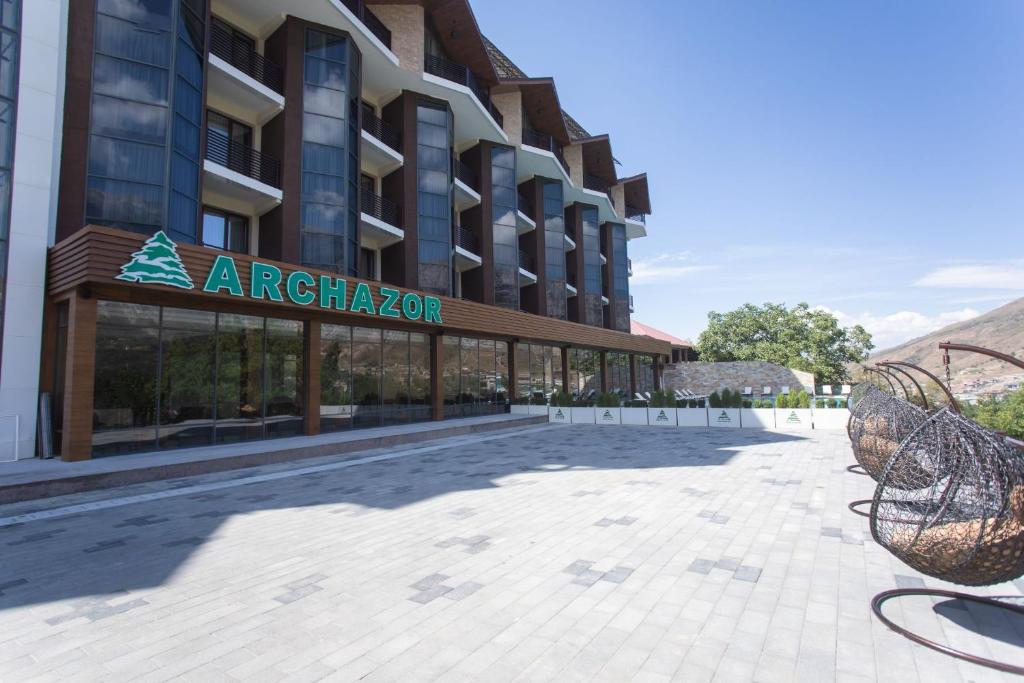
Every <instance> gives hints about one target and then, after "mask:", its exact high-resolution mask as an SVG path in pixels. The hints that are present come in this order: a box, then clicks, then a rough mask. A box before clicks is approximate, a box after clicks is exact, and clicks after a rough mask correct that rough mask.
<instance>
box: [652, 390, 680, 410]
mask: <svg viewBox="0 0 1024 683" xmlns="http://www.w3.org/2000/svg"><path fill="white" fill-rule="evenodd" d="M649 405H650V407H651V408H675V407H676V397H675V395H674V394H673V393H672V392H669V391H654V392H651V402H650V403H649Z"/></svg>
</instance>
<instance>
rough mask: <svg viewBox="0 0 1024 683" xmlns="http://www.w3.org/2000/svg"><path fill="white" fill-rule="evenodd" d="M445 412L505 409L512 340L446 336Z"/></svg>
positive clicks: (482, 412)
mask: <svg viewBox="0 0 1024 683" xmlns="http://www.w3.org/2000/svg"><path fill="white" fill-rule="evenodd" d="M443 339H444V343H443V349H444V364H443V367H444V416H445V417H469V416H472V415H491V414H494V413H503V412H505V409H506V406H507V404H508V390H507V387H508V344H507V343H506V342H495V341H493V340H490V339H474V338H472V337H454V336H447V335H446V336H445V337H444V338H443Z"/></svg>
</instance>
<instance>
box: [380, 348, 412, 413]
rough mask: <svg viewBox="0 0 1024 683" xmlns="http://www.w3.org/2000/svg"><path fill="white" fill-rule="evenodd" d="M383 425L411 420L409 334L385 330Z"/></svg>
mask: <svg viewBox="0 0 1024 683" xmlns="http://www.w3.org/2000/svg"><path fill="white" fill-rule="evenodd" d="M383 370H384V375H383V404H384V410H383V423H384V424H386V425H387V424H401V423H403V422H408V420H409V333H408V332H401V331H399V330H384V365H383Z"/></svg>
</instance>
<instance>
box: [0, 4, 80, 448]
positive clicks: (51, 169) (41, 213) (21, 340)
mask: <svg viewBox="0 0 1024 683" xmlns="http://www.w3.org/2000/svg"><path fill="white" fill-rule="evenodd" d="M68 1H69V0H23V2H22V7H21V12H22V19H21V58H20V60H19V64H18V66H19V68H20V74H19V84H18V118H17V124H16V125H17V134H16V138H15V150H14V183H13V198H12V204H11V231H10V242H9V252H8V255H7V292H6V296H5V301H6V306H5V310H4V323H3V358H2V359H0V430H3V437H2V438H3V439H4V440H6V439H7V438H8V437H7V433H8V432H7V430H8V427H7V425H8V424H10V423H12V422H13V420H12V419H11V416H14V415H17V416H18V418H19V422H20V427H19V431H20V435H19V437H20V440H19V443H18V449H17V457H18V458H30V457H32V456H33V455H35V441H36V412H37V405H38V401H39V398H38V396H39V362H40V357H39V356H40V348H41V346H42V329H43V303H44V298H45V294H46V281H45V280H46V249H47V247H48V246H50V245H51V244H53V239H54V229H55V225H56V214H57V185H58V178H59V168H60V140H61V136H62V130H63V116H64V106H63V105H64V67H65V55H66V53H67V30H66V28H67V12H68ZM0 448H2V451H0V460H5V459H10V458H11V455H12V453H11V452H10V445H9V443H7V442H5V443H4V444H3V446H2V447H0Z"/></svg>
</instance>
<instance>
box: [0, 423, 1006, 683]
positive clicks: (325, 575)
mask: <svg viewBox="0 0 1024 683" xmlns="http://www.w3.org/2000/svg"><path fill="white" fill-rule="evenodd" d="M852 462H853V457H852V454H851V452H850V448H849V442H848V440H847V438H846V435H845V433H842V432H823V431H816V432H810V431H808V432H799V433H789V434H787V433H772V432H757V431H752V430H751V431H748V430H744V431H739V430H724V429H723V430H713V431H706V430H688V429H671V428H653V427H627V426H622V427H613V426H583V425H575V426H562V425H543V426H537V427H530V428H526V429H519V430H516V431H512V432H508V431H506V432H498V433H491V434H484V435H469V436H462V437H455V438H450V439H444V440H439V441H433V442H425V443H423V444H421V445H418V446H405V447H398V448H394V449H390V450H380V451H368V452H365V453H360V454H357V455H355V456H347V458H346V459H342V458H319V459H315V460H305V461H302V462H299V463H289V464H283V465H274V466H265V467H261V468H252V469H246V470H239V471H234V472H227V473H220V474H216V475H206V476H197V477H192V478H188V479H178V480H173V481H164V482H155V483H150V484H144V485H137V486H132V487H125V488H121V489H116V490H107V491H94V492H91V493H83V494H76V495H73V496H66V497H64V498H60V499H52V500H48V501H36V502H31V503H19V504H12V505H8V506H4V507H0V680H2V681H4V682H5V683H6V682H8V681H23V680H41V681H42V680H53V681H69V680H74V681H99V680H102V681H162V680H171V679H180V680H195V681H220V680H227V681H231V680H239V681H277V680H289V681H314V680H342V681H350V680H366V681H426V680H450V681H488V682H491V681H511V680H521V681H576V680H580V681H583V680H597V681H632V680H636V681H670V680H678V681H687V682H691V681H692V682H696V681H712V680H714V681H750V680H755V681H765V682H769V681H793V680H801V681H815V682H817V681H870V680H883V681H902V682H906V681H917V680H921V681H928V682H929V683H932V682H940V681H961V680H963V681H992V680H1008V679H1010V678H1011V677H1009V676H1006V675H1003V674H1000V673H998V672H995V671H992V670H989V669H983V668H980V667H977V666H974V665H971V664H967V663H964V662H959V661H957V660H954V659H951V658H949V657H946V656H943V655H941V654H938V653H936V652H933V651H930V650H927V649H924V648H921V647H919V646H915V645H912V644H911V643H910V642H909V641H907V640H905V639H903V638H902V637H900V636H898V635H896V634H894V633H892V632H890V631H889V630H887V629H886V628H885V627H884V626H882V625H881V624H880V623H878V622H877V621H876V620H874V619H873V618H872V616H871V613H870V608H869V599H870V597H871V596H872V595H874V594H875V593H877V592H879V591H881V590H884V589H888V588H893V587H896V586H920V585H926V586H929V587H944V586H945V585H944V584H942V583H941V582H937V581H934V580H932V579H929V578H924V577H921V576H920V575H919V574H917V573H915V572H914V571H912V570H911V569H909V568H907V567H906V566H904V565H902V564H901V563H899V562H898V561H897V560H896V559H895V558H893V557H891V556H890V555H889V554H888V553H886V552H885V551H884V550H883V549H881V548H880V547H879V546H877V545H876V544H875V543H874V542H873V541H872V540H871V537H870V533H869V531H868V524H867V520H866V519H864V518H862V517H857V516H855V515H853V514H852V513H850V512H849V511H848V510H847V508H846V505H847V503H848V502H849V501H851V500H854V499H858V498H868V497H870V495H871V493H872V490H873V487H872V482H871V481H870V480H869V479H868V478H867V477H863V476H856V475H854V474H850V473H848V472H847V471H846V470H845V467H846V465H848V464H850V463H852ZM946 587H948V586H946ZM975 592H978V593H983V594H988V595H1003V596H1015V597H1016V598H1018V599H1019V598H1021V596H1022V595H1024V582H1017V583H1016V584H1004V585H1001V586H995V587H990V588H985V589H976V590H975ZM887 613H889V614H891V615H892V616H893V617H894V618H896V619H897V621H899V622H900V623H903V624H906V625H908V626H911V627H913V628H915V629H916V630H918V631H921V632H923V633H925V634H928V635H930V636H932V637H935V638H937V639H941V640H943V641H944V642H949V643H951V644H954V645H956V646H958V647H961V648H965V649H969V650H971V651H973V652H977V653H979V654H983V655H986V656H994V657H996V658H1000V659H1003V660H1008V661H1017V662H1021V661H1024V646H1022V644H1024V625H1022V624H1011V623H1010V622H1007V621H1003V617H1002V616H1000V615H997V614H993V613H992V612H990V611H988V610H987V609H986V608H975V607H974V606H969V607H967V608H965V607H964V606H963V605H961V604H960V603H949V602H943V601H932V600H930V599H927V598H909V599H906V600H904V601H903V602H900V603H895V604H890V605H889V606H888V607H887ZM979 633H984V634H986V636H985V637H981V636H980V635H978V634H979Z"/></svg>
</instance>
